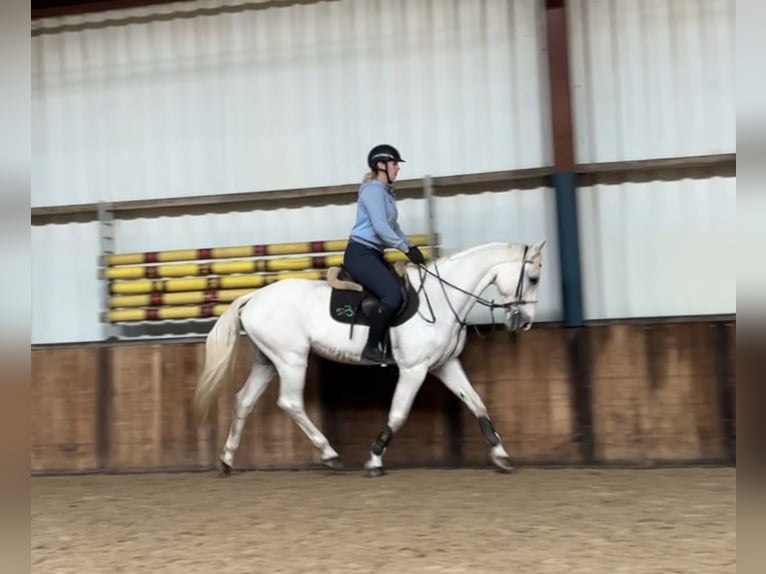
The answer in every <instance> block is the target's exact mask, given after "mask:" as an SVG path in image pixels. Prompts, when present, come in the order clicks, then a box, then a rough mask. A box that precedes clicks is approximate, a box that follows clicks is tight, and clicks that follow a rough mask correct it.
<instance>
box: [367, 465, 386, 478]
mask: <svg viewBox="0 0 766 574" xmlns="http://www.w3.org/2000/svg"><path fill="white" fill-rule="evenodd" d="M385 474H386V471H385V470H383V467H382V466H373V467H372V468H368V469H367V476H368V477H370V478H380V477H381V476H384V475H385Z"/></svg>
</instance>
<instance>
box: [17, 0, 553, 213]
mask: <svg viewBox="0 0 766 574" xmlns="http://www.w3.org/2000/svg"><path fill="white" fill-rule="evenodd" d="M200 4H201V3H200ZM212 4H213V3H212V2H208V3H205V5H207V6H211V5H212ZM254 6H255V7H256V8H255V9H251V10H246V11H241V12H237V13H233V14H230V13H223V14H218V15H213V16H198V17H195V18H177V19H168V20H163V21H154V22H148V23H136V24H131V25H122V26H113V27H106V28H103V29H86V30H82V31H70V32H64V33H56V34H42V35H39V36H35V37H33V38H32V50H33V52H32V54H33V60H32V61H33V99H32V104H33V122H32V129H33V135H34V137H33V142H34V143H33V154H34V157H35V166H36V169H35V173H34V178H33V182H32V205H33V206H41V205H52V204H68V203H80V202H93V201H97V200H126V199H138V198H141V199H144V198H156V197H170V196H188V195H199V194H217V193H233V192H243V191H260V190H275V189H285V188H302V187H315V186H322V185H333V184H346V183H349V182H353V181H358V180H359V179H360V177H361V175H362V173H363V171H364V169H365V157H366V151H367V150H368V149H369V148H370V147H371V146H372V145H374V144H375V143H378V142H380V141H389V142H391V143H395V144H396V145H398V146H400V147H401V149H402V153H403V154H404V155H405V157H406V159H407V160H408V164H407V170H406V172H405V174H403V175H402V177H421V176H423V175H425V174H431V175H434V176H438V175H451V174H464V173H471V172H485V171H494V170H507V169H514V168H520V167H536V166H540V165H545V164H547V163H549V152H548V150H549V142H548V138H547V136H546V134H547V133H548V130H547V126H546V119H545V118H546V113H545V108H546V101H547V95H546V94H547V88H546V85H547V82H546V75H545V73H543V72H541V70H543V71H544V69H545V68H544V67H543V66H542V65H541V64H542V63H544V53H543V51H542V43H543V34H542V22H541V18H540V4H539V3H538V2H536V1H535V0H526V1H522V2H508V1H506V0H483V1H480V2H443V1H440V0H420V1H418V2H411V1H408V2H405V1H404V0H392V1H386V2H359V1H357V0H340V1H335V2H316V3H308V4H296V5H293V6H289V7H271V8H268V9H263V8H257V4H254ZM151 10H153V11H155V12H158V11H159V12H167V11H168V8H167V7H165V8H163V9H161V10H158V9H154V8H153V9H151ZM149 11H150V9H143V10H134V11H130V13H131V14H133V15H137V16H140V15H142V14H147V13H149ZM102 18H103V17H102ZM95 19H96V16H95V15H90V16H88V17H78V18H75V17H70V18H67V19H66V20H65V21H66V22H67V23H76V22H78V21H85V20H87V21H94V20H95ZM46 24H47V25H48V26H50V25H51V22H47V23H45V22H43V23H41V25H46Z"/></svg>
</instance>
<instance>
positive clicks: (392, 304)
mask: <svg viewBox="0 0 766 574" xmlns="http://www.w3.org/2000/svg"><path fill="white" fill-rule="evenodd" d="M380 302H381V304H382V305H384V306H385V307H388V308H389V309H390V310H392V311H396V310H397V309H398V308H399V306H400V305H401V304H402V294H401V293H399V292H398V291H396V292H393V291H392V292H391V293H388V294H386V296H385V297H383V299H381V301H380Z"/></svg>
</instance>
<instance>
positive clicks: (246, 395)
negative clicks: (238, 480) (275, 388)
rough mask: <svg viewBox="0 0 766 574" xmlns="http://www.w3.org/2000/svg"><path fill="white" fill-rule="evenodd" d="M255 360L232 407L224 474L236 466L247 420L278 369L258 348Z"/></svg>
mask: <svg viewBox="0 0 766 574" xmlns="http://www.w3.org/2000/svg"><path fill="white" fill-rule="evenodd" d="M254 351H255V353H254V355H255V356H254V359H255V360H254V362H253V367H252V369H251V370H250V375H249V376H248V377H247V381H245V384H244V385H243V386H242V388H241V389H240V390H239V392H238V393H237V396H236V398H235V401H234V408H233V409H232V417H231V427H230V428H229V436H228V437H227V438H226V443H225V444H224V447H223V453H222V455H221V459H220V461H219V462H220V465H221V473H222V474H223V475H229V474H231V471H232V468H233V466H234V453H235V452H236V451H237V448H239V441H240V439H241V438H242V430H243V429H244V427H245V421H246V420H247V417H248V416H249V415H250V412H251V411H252V410H253V407H254V406H255V403H256V401H257V400H258V399H259V398H260V396H261V395H262V394H263V391H265V390H266V387H267V386H268V385H269V381H271V379H273V378H274V375H275V374H276V370H275V369H274V367H273V365H271V363H270V362H269V360H268V359H267V358H266V357H265V356H264V355H263V354H262V353H261V352H260V351H258V350H257V349H254Z"/></svg>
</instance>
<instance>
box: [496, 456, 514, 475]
mask: <svg viewBox="0 0 766 574" xmlns="http://www.w3.org/2000/svg"><path fill="white" fill-rule="evenodd" d="M490 458H492V462H493V463H494V465H495V466H496V467H497V468H498V470H500V471H501V472H509V473H510V472H514V471H515V470H516V469H514V468H513V465H512V464H511V459H510V458H509V457H507V456H491V457H490Z"/></svg>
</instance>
